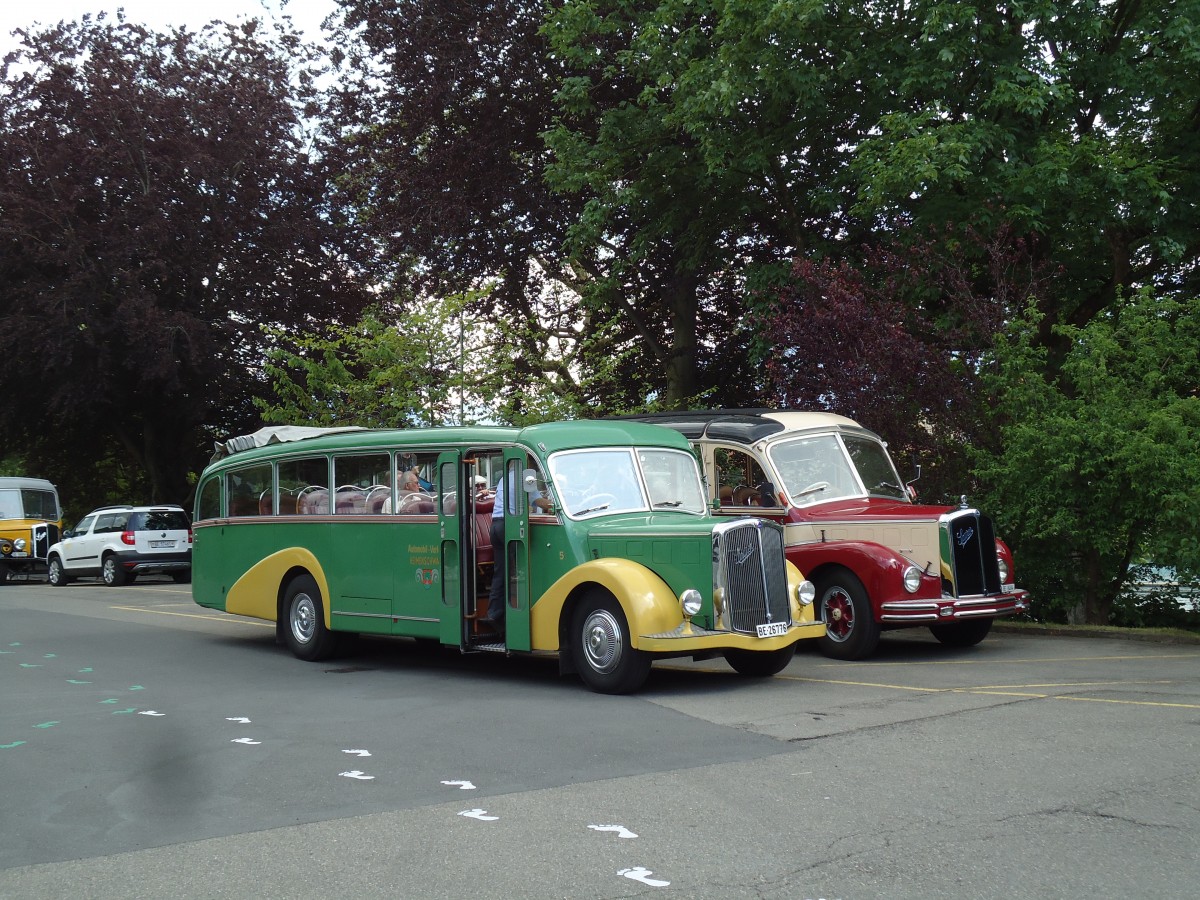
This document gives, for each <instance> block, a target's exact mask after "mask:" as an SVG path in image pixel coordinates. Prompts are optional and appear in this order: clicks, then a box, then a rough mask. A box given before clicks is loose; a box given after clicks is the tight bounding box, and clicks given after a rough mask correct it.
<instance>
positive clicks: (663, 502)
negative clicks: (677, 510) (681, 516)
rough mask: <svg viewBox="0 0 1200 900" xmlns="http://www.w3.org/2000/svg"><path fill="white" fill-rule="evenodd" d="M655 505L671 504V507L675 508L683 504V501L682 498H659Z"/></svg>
mask: <svg viewBox="0 0 1200 900" xmlns="http://www.w3.org/2000/svg"><path fill="white" fill-rule="evenodd" d="M654 505H655V506H670V507H672V508H674V507H676V506H683V501H682V500H659V501H658V502H657V503H655V504H654Z"/></svg>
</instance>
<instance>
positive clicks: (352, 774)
mask: <svg viewBox="0 0 1200 900" xmlns="http://www.w3.org/2000/svg"><path fill="white" fill-rule="evenodd" d="M338 774H339V775H341V776H342V777H343V778H357V779H358V780H359V781H374V780H375V776H374V775H368V774H367V773H366V772H363V771H361V770H359V769H351V770H350V771H349V772H338Z"/></svg>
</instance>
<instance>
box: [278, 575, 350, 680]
mask: <svg viewBox="0 0 1200 900" xmlns="http://www.w3.org/2000/svg"><path fill="white" fill-rule="evenodd" d="M283 614H284V617H285V622H284V629H283V633H284V636H285V637H286V638H287V645H288V647H289V648H290V649H291V651H292V653H294V654H295V655H296V656H297V657H299V658H300V659H304V660H308V661H309V662H316V661H317V660H321V659H328V658H329V657H330V656H332V655H333V654H334V653H335V652H337V645H338V639H337V638H338V636H337V635H336V634H334V633H333V632H331V631H330V630H329V629H328V628H326V627H325V607H324V603H323V602H322V600H321V589H320V588H319V587H317V582H316V581H315V580H314V579H313V577H312V576H311V575H299V576H297V577H296V578H293V579H292V580H291V582H289V584H288V587H287V591H286V593H285V594H284V597H283Z"/></svg>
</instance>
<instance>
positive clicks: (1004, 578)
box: [996, 556, 1009, 584]
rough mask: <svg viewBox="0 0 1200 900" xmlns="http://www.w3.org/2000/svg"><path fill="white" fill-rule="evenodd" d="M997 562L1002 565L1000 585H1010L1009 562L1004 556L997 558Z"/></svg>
mask: <svg viewBox="0 0 1200 900" xmlns="http://www.w3.org/2000/svg"><path fill="white" fill-rule="evenodd" d="M996 562H998V563H999V564H1000V583H1001V584H1008V577H1009V571H1008V560H1006V559H1005V558H1004V557H1003V556H997V557H996Z"/></svg>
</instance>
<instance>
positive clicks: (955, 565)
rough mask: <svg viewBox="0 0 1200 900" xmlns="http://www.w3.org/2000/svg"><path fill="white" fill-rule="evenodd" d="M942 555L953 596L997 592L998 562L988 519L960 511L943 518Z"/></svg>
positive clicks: (998, 591) (974, 513)
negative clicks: (945, 562) (946, 563)
mask: <svg viewBox="0 0 1200 900" xmlns="http://www.w3.org/2000/svg"><path fill="white" fill-rule="evenodd" d="M942 529H943V531H942V553H943V557H944V558H945V559H946V560H947V561H948V562H949V564H950V573H951V588H952V590H951V593H952V594H953V596H955V597H971V596H977V595H980V594H998V593H1000V563H999V561H998V560H997V558H996V534H995V531H994V530H993V529H992V520H991V519H989V518H988V517H987V516H985V515H982V514H980V513H979V512H977V511H975V510H973V509H971V510H963V511H961V512H957V513H952V514H950V515H948V516H945V517H943V521H942Z"/></svg>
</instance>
